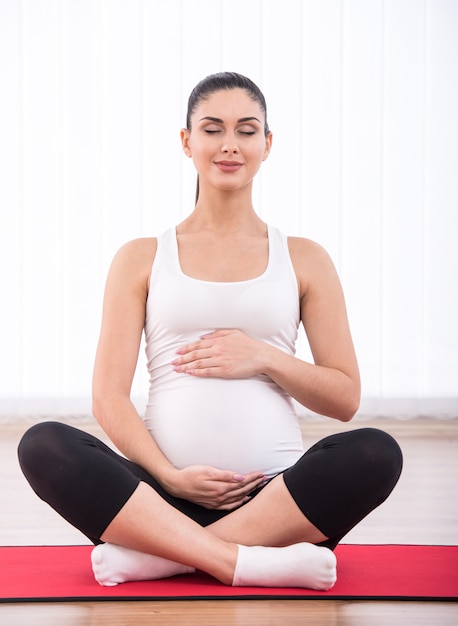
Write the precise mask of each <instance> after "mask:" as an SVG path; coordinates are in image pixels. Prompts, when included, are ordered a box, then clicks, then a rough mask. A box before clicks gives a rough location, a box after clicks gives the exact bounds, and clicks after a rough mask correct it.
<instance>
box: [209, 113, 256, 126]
mask: <svg viewBox="0 0 458 626" xmlns="http://www.w3.org/2000/svg"><path fill="white" fill-rule="evenodd" d="M202 120H209V121H210V122H216V123H217V124H224V120H222V119H220V118H219V117H212V116H211V115H206V116H205V117H202V118H201V119H200V120H199V121H200V122H202ZM253 120H256V121H257V122H259V123H261V120H258V118H257V117H254V116H252V117H241V118H240V119H239V120H237V123H238V124H242V123H244V122H251V121H253Z"/></svg>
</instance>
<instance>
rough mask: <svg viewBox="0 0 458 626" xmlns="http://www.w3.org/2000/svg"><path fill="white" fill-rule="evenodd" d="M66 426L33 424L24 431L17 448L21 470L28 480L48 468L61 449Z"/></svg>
mask: <svg viewBox="0 0 458 626" xmlns="http://www.w3.org/2000/svg"><path fill="white" fill-rule="evenodd" d="M65 429H66V426H65V425H64V424H61V423H59V422H43V423H41V424H35V426H32V427H31V428H29V430H27V431H26V433H25V434H24V435H23V437H22V439H21V441H20V442H19V446H18V459H19V464H20V466H21V469H22V471H23V473H24V475H25V476H26V478H27V479H28V480H29V481H30V479H31V478H32V477H33V476H34V475H37V474H39V473H40V470H41V471H42V470H43V469H44V467H48V466H49V465H50V463H53V460H54V458H55V455H56V451H57V450H59V449H61V448H62V440H63V435H64V432H65Z"/></svg>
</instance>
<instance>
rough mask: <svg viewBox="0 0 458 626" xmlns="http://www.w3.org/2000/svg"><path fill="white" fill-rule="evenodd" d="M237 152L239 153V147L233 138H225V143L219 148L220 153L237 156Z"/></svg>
mask: <svg viewBox="0 0 458 626" xmlns="http://www.w3.org/2000/svg"><path fill="white" fill-rule="evenodd" d="M238 151H239V147H238V145H237V142H236V140H235V137H233V136H230V137H229V136H227V137H225V141H224V143H223V145H222V146H221V152H224V153H225V154H237V153H238Z"/></svg>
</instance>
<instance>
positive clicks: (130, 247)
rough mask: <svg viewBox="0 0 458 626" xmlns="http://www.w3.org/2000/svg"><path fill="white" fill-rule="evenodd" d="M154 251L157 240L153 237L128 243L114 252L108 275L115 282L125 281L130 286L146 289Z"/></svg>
mask: <svg viewBox="0 0 458 626" xmlns="http://www.w3.org/2000/svg"><path fill="white" fill-rule="evenodd" d="M156 250H157V239H156V238H155V237H143V238H139V239H132V240H131V241H128V242H127V243H125V244H124V245H123V246H121V248H119V250H118V251H117V252H116V254H115V256H114V258H113V262H112V264H111V268H110V275H111V276H112V277H115V279H117V280H123V279H125V280H126V281H128V282H129V283H130V284H131V285H137V286H146V287H147V283H148V279H149V275H150V273H151V267H152V265H153V261H154V258H155V255H156Z"/></svg>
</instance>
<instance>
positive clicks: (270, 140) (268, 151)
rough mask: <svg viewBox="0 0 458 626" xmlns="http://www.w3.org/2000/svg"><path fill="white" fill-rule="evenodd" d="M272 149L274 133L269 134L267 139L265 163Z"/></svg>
mask: <svg viewBox="0 0 458 626" xmlns="http://www.w3.org/2000/svg"><path fill="white" fill-rule="evenodd" d="M271 148H272V133H271V132H269V134H268V135H267V137H266V149H265V151H264V155H263V157H262V160H263V161H265V160H266V159H267V157H268V156H269V154H270V149H271Z"/></svg>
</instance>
